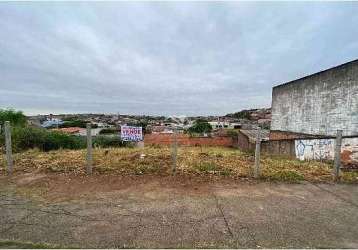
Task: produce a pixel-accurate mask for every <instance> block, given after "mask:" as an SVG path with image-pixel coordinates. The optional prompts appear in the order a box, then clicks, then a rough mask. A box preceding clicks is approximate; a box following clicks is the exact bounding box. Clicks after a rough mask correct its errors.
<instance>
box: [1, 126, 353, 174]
mask: <svg viewBox="0 0 358 250" xmlns="http://www.w3.org/2000/svg"><path fill="white" fill-rule="evenodd" d="M86 131H87V134H86V136H87V154H86V172H87V174H91V173H92V164H93V163H92V162H93V157H92V147H93V145H92V135H91V126H90V124H87V128H86ZM4 132H5V149H6V161H7V172H8V173H9V174H11V173H12V171H13V159H12V145H11V130H10V123H9V122H5V126H4ZM156 136H158V135H156ZM260 137H261V136H260V130H258V131H257V137H256V144H255V168H254V171H253V172H254V176H255V177H256V178H258V177H259V176H260V154H261V151H263V152H265V153H280V152H281V153H282V152H286V153H287V154H291V155H292V154H293V151H294V152H295V156H296V157H297V158H300V159H301V160H306V159H315V160H317V159H331V160H334V162H335V168H334V178H335V179H338V177H339V170H340V168H341V155H343V157H342V160H344V159H345V158H346V156H347V154H346V153H345V152H346V151H347V150H346V149H347V147H348V146H347V145H349V147H352V145H351V144H349V143H347V141H344V140H351V141H352V140H353V142H358V137H342V131H337V135H336V137H335V138H332V137H330V138H322V137H320V138H317V139H313V138H309V139H295V140H293V139H291V140H285V141H275V140H272V141H264V142H262V141H261V138H260ZM149 138H150V137H149ZM159 138H161V139H160V141H161V142H163V143H164V144H167V145H172V164H173V167H172V169H173V173H175V170H176V158H177V147H178V145H186V146H196V145H208V144H209V145H214V146H233V145H236V143H237V142H236V140H235V138H233V137H231V136H226V137H221V138H220V137H219V138H218V137H213V138H210V137H199V138H195V137H194V138H190V137H189V136H188V135H182V134H177V133H176V131H175V132H174V134H173V135H160V136H159ZM191 140H192V141H191ZM150 142H153V138H151V139H148V137H147V143H150ZM293 145H294V147H293ZM356 145H357V146H358V143H357V144H356ZM293 149H294V150H293ZM341 152H343V154H341ZM357 152H358V148H357ZM356 156H357V155H356V154H354V157H356Z"/></svg>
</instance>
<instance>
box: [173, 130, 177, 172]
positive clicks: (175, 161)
mask: <svg viewBox="0 0 358 250" xmlns="http://www.w3.org/2000/svg"><path fill="white" fill-rule="evenodd" d="M172 138H173V139H172V161H173V166H172V171H173V175H175V173H176V168H177V153H178V142H177V129H176V128H174V130H173V137H172Z"/></svg>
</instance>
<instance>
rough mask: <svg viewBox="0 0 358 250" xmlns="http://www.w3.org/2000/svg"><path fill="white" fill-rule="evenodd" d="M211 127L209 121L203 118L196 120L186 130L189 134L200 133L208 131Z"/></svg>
mask: <svg viewBox="0 0 358 250" xmlns="http://www.w3.org/2000/svg"><path fill="white" fill-rule="evenodd" d="M212 129H213V128H212V127H211V125H210V123H208V122H207V121H205V120H200V119H199V120H196V121H195V123H194V125H193V126H191V127H190V128H189V129H188V132H189V133H190V134H195V133H198V134H202V133H210V132H211V131H212Z"/></svg>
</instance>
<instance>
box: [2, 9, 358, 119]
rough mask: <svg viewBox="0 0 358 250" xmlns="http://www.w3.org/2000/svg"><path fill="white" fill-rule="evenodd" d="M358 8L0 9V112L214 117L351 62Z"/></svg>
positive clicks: (357, 44) (357, 43) (264, 101)
mask: <svg viewBox="0 0 358 250" xmlns="http://www.w3.org/2000/svg"><path fill="white" fill-rule="evenodd" d="M357 13H358V2H357V3H355V2H351V3H350V2H340V3H334V2H293V3H292V2H291V3H288V2H274V3H273V2H87V3H86V2H75V3H74V2H72V3H71V2H56V3H44V2H18V3H16V2H0V108H8V107H11V108H15V109H20V110H23V111H24V112H25V113H26V114H29V115H30V114H32V115H34V114H48V113H54V114H58V113H120V114H140V115H142V114H146V115H187V116H192V115H224V114H227V113H232V112H236V111H239V110H242V109H249V108H262V107H270V105H271V90H272V87H273V86H275V85H279V84H282V83H284V82H287V81H290V80H294V79H297V78H300V77H303V76H305V75H308V74H312V73H315V72H317V71H321V70H323V69H327V68H330V67H333V66H336V65H339V64H342V63H345V62H348V61H351V60H354V59H357V58H358V28H357V27H358V15H357Z"/></svg>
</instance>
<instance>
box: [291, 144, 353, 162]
mask: <svg viewBox="0 0 358 250" xmlns="http://www.w3.org/2000/svg"><path fill="white" fill-rule="evenodd" d="M334 147H335V139H313V140H295V152H296V158H297V159H300V160H333V159H334ZM341 152H342V153H348V152H349V155H350V161H351V162H352V163H358V138H344V139H343V140H342V148H341Z"/></svg>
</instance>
